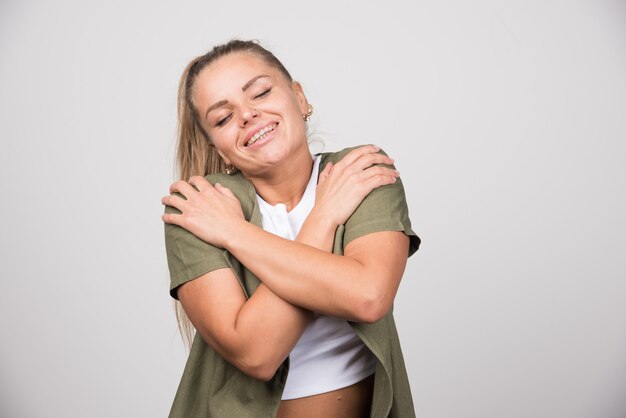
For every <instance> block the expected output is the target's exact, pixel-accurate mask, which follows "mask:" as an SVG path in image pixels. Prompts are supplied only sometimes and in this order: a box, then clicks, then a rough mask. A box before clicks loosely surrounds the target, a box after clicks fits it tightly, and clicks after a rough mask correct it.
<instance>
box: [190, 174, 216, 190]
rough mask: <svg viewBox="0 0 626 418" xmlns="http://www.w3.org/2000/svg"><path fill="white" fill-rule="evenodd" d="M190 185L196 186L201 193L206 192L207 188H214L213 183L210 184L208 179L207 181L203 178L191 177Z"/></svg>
mask: <svg viewBox="0 0 626 418" xmlns="http://www.w3.org/2000/svg"><path fill="white" fill-rule="evenodd" d="M189 184H191V185H192V186H194V187H195V188H196V189H197V190H198V191H199V192H201V191H203V190H205V189H207V188H210V187H213V186H211V183H209V182H208V181H207V179H205V178H204V177H202V176H193V177H191V178H190V179H189Z"/></svg>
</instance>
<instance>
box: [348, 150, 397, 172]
mask: <svg viewBox="0 0 626 418" xmlns="http://www.w3.org/2000/svg"><path fill="white" fill-rule="evenodd" d="M393 163H394V160H393V158H391V157H389V156H387V155H385V154H378V153H376V154H365V155H362V156H360V157H359V158H358V159H357V160H356V161H354V163H353V164H352V166H354V168H356V169H359V170H365V169H366V168H368V167H371V166H373V165H375V164H385V165H393Z"/></svg>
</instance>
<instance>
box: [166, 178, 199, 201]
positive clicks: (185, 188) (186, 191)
mask: <svg viewBox="0 0 626 418" xmlns="http://www.w3.org/2000/svg"><path fill="white" fill-rule="evenodd" d="M174 192H178V193H180V194H182V195H183V196H185V197H186V198H187V199H189V197H190V196H193V194H194V193H197V192H196V189H194V188H193V187H192V186H191V185H190V184H189V183H187V182H186V181H184V180H178V181H176V182H174V183H172V185H171V186H170V193H174Z"/></svg>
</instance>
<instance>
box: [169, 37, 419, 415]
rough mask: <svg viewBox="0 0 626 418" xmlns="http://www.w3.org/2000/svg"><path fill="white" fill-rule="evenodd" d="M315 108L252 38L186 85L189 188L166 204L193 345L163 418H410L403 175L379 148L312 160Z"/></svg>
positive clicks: (223, 50)
mask: <svg viewBox="0 0 626 418" xmlns="http://www.w3.org/2000/svg"><path fill="white" fill-rule="evenodd" d="M311 112H312V107H311V106H310V104H309V103H308V101H307V99H306V96H305V94H304V91H303V89H302V86H301V85H300V84H299V83H298V82H294V81H292V78H291V76H290V75H289V73H288V72H287V70H286V69H285V68H284V66H283V65H282V64H281V63H280V62H279V61H278V60H277V59H276V57H274V55H272V54H271V53H270V52H269V51H267V50H265V49H264V48H262V47H261V46H260V45H259V44H258V43H255V42H248V41H238V40H236V41H231V42H229V43H227V44H224V45H220V46H218V47H215V48H214V49H213V50H212V51H209V52H208V53H207V54H205V55H203V56H200V57H198V58H196V59H194V60H193V61H192V62H191V63H190V64H189V66H188V67H187V69H186V70H185V72H184V74H183V77H182V79H181V83H180V87H179V119H180V132H179V149H178V163H179V166H180V171H181V178H182V179H183V180H180V181H177V182H175V183H174V184H172V186H171V187H170V193H171V195H169V196H166V197H164V198H163V200H162V203H163V204H164V205H166V210H165V212H166V213H165V214H164V215H163V221H164V222H165V224H166V225H165V236H166V248H167V255H168V264H169V268H170V275H171V286H170V289H171V295H172V296H173V297H174V298H177V299H178V300H180V302H181V304H182V307H183V309H184V312H185V314H186V315H187V316H188V317H189V319H190V320H191V323H192V324H193V326H194V327H195V329H196V330H197V334H196V337H195V339H194V341H193V344H192V348H191V352H190V355H189V359H188V362H187V365H186V367H185V371H184V373H183V377H182V380H181V383H180V386H179V389H178V392H177V394H176V398H175V400H174V404H173V406H172V410H171V413H170V417H185V418H190V417H220V418H224V417H237V418H242V417H281V418H282V417H290V418H308V417H324V418H339V417H355V418H357V417H358V418H360V417H367V416H372V417H388V416H389V417H402V418H406V417H411V416H414V412H413V404H412V400H411V394H410V389H409V386H408V379H407V376H406V371H405V368H404V363H403V360H402V353H401V350H400V345H399V341H398V337H397V334H396V329H395V325H394V322H393V316H392V313H391V306H392V303H393V299H394V297H395V294H396V291H397V289H398V286H399V283H400V279H401V277H402V274H403V272H404V267H405V265H406V259H407V256H409V255H411V254H412V253H413V252H415V251H416V250H417V247H418V246H419V238H418V237H417V236H416V235H415V233H414V232H413V231H412V230H411V226H410V221H409V219H408V211H407V208H406V202H405V198H404V191H403V188H402V185H401V182H400V181H399V178H398V173H397V171H395V170H394V169H393V167H392V166H391V164H392V162H393V161H392V160H391V159H390V158H389V157H387V156H386V155H385V154H384V153H381V152H379V149H378V148H377V147H375V146H364V147H360V148H356V149H352V150H344V151H342V152H339V153H325V154H321V155H316V156H312V155H311V153H310V151H309V148H308V144H307V138H306V121H307V120H308V118H309V117H310V115H311ZM207 174H209V175H207ZM205 175H207V176H206V177H203V176H205ZM185 179H188V181H185Z"/></svg>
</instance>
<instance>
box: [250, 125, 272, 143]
mask: <svg viewBox="0 0 626 418" xmlns="http://www.w3.org/2000/svg"><path fill="white" fill-rule="evenodd" d="M275 128H276V124H273V125H270V126H266V127H265V128H263V129H261V130H260V131H259V132H257V133H256V134H254V136H253V137H252V138H250V140H249V141H248V143H247V144H246V145H252V144H254V143H255V142H256V141H258V140H259V139H261V138H263V136H264V135H265V134H267V133H268V132H271V131H273V130H274V129H275Z"/></svg>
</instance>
